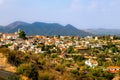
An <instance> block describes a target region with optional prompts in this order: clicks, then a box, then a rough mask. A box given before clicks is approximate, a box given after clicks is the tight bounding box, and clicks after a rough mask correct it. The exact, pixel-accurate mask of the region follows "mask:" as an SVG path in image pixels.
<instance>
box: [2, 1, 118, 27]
mask: <svg viewBox="0 0 120 80" xmlns="http://www.w3.org/2000/svg"><path fill="white" fill-rule="evenodd" d="M14 21H25V22H29V23H32V22H35V21H39V22H47V23H60V24H62V25H66V24H72V25H74V26H75V27H77V28H79V29H84V28H120V0H0V25H8V24H9V23H11V22H14Z"/></svg>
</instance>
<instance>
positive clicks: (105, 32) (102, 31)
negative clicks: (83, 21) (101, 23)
mask: <svg viewBox="0 0 120 80" xmlns="http://www.w3.org/2000/svg"><path fill="white" fill-rule="evenodd" d="M85 31H86V32H90V33H93V34H96V35H120V29H104V28H98V29H86V30H85Z"/></svg>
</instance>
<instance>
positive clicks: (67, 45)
mask: <svg viewBox="0 0 120 80" xmlns="http://www.w3.org/2000/svg"><path fill="white" fill-rule="evenodd" d="M19 33H20V30H19V31H18V32H15V33H0V47H1V49H3V48H7V49H9V50H11V51H19V52H21V53H24V54H27V53H30V54H29V55H44V58H40V61H42V60H45V61H46V62H45V63H46V64H45V65H46V66H47V67H51V68H54V67H55V70H56V71H58V72H60V73H57V72H55V71H53V70H51V69H49V68H45V69H48V71H53V72H54V73H55V74H56V75H55V74H53V75H54V76H53V75H52V76H53V77H52V79H51V77H50V76H51V75H50V76H49V74H48V73H47V74H48V75H47V76H48V79H47V80H72V79H74V80H88V79H89V80H94V79H97V78H99V79H100V80H112V79H114V80H116V77H117V79H118V80H119V75H120V72H119V71H120V39H119V36H111V35H106V36H86V37H79V36H60V35H58V36H40V35H36V36H26V37H27V38H26V39H21V38H20V37H19ZM0 52H2V50H1V51H0ZM19 52H18V53H19ZM2 53H3V52H2ZM31 53H32V54H31ZM19 55H20V54H19ZM19 55H18V57H17V58H19ZM16 56H17V54H16ZM21 56H24V55H22V54H21ZM15 59H16V58H15ZM11 60H12V59H11ZM20 60H23V59H21V58H20ZM33 60H34V58H33ZM12 61H13V60H12ZM23 61H24V60H23ZM47 61H48V62H47ZM8 62H9V60H8ZM12 63H13V62H12ZM17 63H19V61H18V62H17ZM21 63H24V62H21ZM21 63H19V64H21ZM32 63H34V62H32ZM13 64H14V63H13ZM19 64H17V66H19ZM35 64H37V63H35ZM41 64H42V62H41ZM63 64H64V65H63ZM15 65H16V63H15ZM45 65H43V66H42V68H43V71H44V66H45ZM3 69H4V68H3ZM93 70H95V71H93ZM91 71H93V72H91ZM99 71H100V72H99ZM15 72H16V71H15ZM39 72H42V71H39ZM68 72H70V73H71V74H70V75H72V78H71V79H69V78H68V77H67V76H70V75H69V74H67V73H68ZM90 72H91V76H92V77H91V76H90V75H89V76H88V74H90ZM104 72H105V73H104ZM96 73H99V74H98V75H97V76H98V77H97V76H96V75H94V74H96ZM20 74H22V73H20ZM39 74H40V75H42V73H39ZM63 74H66V75H65V76H66V77H67V78H65V76H63ZM84 74H85V75H84ZM23 75H24V76H27V75H26V74H23ZM44 75H45V74H44ZM58 75H59V77H58ZM60 75H62V76H60ZM85 76H88V77H85ZM27 77H28V78H31V77H29V76H27ZM57 77H58V79H56V78H57ZM90 77H91V78H90ZM42 78H43V77H42ZM42 78H41V79H42ZM87 78H88V79H87ZM31 79H33V80H36V79H34V78H31ZM41 79H40V80H41ZM43 80H46V79H43ZM97 80H98V79H97Z"/></svg>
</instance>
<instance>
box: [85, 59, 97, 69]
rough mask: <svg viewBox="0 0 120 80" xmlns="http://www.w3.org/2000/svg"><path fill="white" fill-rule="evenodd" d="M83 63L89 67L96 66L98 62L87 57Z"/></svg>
mask: <svg viewBox="0 0 120 80" xmlns="http://www.w3.org/2000/svg"><path fill="white" fill-rule="evenodd" d="M85 64H86V65H88V66H89V67H93V68H94V67H96V66H97V65H98V62H97V61H96V60H92V59H89V60H87V61H85Z"/></svg>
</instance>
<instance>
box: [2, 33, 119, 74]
mask: <svg viewBox="0 0 120 80" xmlns="http://www.w3.org/2000/svg"><path fill="white" fill-rule="evenodd" d="M18 36H19V35H18V32H15V33H5V34H3V33H0V46H3V45H8V44H9V46H8V48H9V49H11V50H19V51H22V52H29V51H30V52H34V53H44V52H45V51H42V49H41V47H38V46H39V44H44V45H52V44H53V45H55V46H57V47H58V48H59V49H60V50H61V55H59V56H60V57H61V58H63V57H64V56H65V54H64V53H66V52H65V51H66V50H67V49H68V48H69V47H70V46H73V47H74V50H75V51H78V50H86V49H88V48H103V45H105V44H106V43H105V42H101V41H99V42H97V43H95V42H93V40H91V39H94V41H96V40H98V39H99V37H97V36H96V37H94V38H93V37H92V36H87V37H85V38H80V37H78V36H74V40H73V37H71V36H60V37H58V36H52V37H51V36H49V37H48V36H39V35H36V36H27V37H28V39H27V40H22V39H19V38H18ZM53 49H56V47H54V48H53ZM69 60H72V58H70V59H69ZM85 64H86V65H88V66H90V67H96V66H98V62H97V61H96V60H92V59H88V60H86V61H85ZM118 69H120V68H119V67H117V69H116V68H115V67H114V68H111V67H110V68H108V70H109V71H112V72H115V71H114V70H118Z"/></svg>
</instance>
